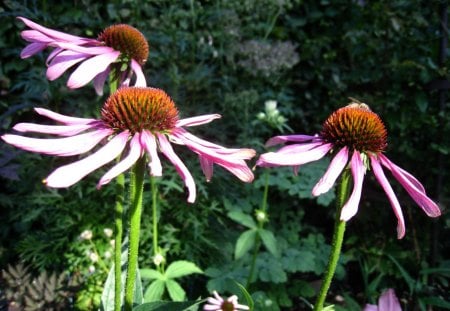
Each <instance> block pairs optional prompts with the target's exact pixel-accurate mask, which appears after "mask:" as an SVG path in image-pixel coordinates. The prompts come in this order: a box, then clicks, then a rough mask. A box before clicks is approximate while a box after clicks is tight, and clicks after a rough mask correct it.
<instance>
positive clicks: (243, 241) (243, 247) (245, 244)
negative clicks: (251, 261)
mask: <svg viewBox="0 0 450 311" xmlns="http://www.w3.org/2000/svg"><path fill="white" fill-rule="evenodd" d="M255 238H256V230H255V229H250V230H247V231H244V232H243V233H242V234H241V235H240V236H239V238H238V240H237V242H236V248H235V250H234V257H235V258H236V259H239V258H241V257H242V256H244V255H245V253H247V252H248V251H249V250H250V249H251V248H252V247H253V245H255Z"/></svg>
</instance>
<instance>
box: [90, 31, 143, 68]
mask: <svg viewBox="0 0 450 311" xmlns="http://www.w3.org/2000/svg"><path fill="white" fill-rule="evenodd" d="M98 40H99V41H101V42H104V43H105V45H106V46H109V47H112V48H113V49H115V50H116V51H120V53H122V54H123V55H125V56H127V57H129V58H132V59H134V60H135V61H137V62H138V63H139V64H140V65H141V66H142V65H144V64H145V62H146V61H147V57H148V50H149V47H148V42H147V40H146V39H145V37H144V35H143V34H142V33H141V32H140V31H139V30H137V29H136V28H134V27H132V26H129V25H126V24H118V25H112V26H109V27H108V28H106V29H104V30H103V31H102V32H101V33H100V34H99V35H98Z"/></svg>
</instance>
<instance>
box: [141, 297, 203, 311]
mask: <svg viewBox="0 0 450 311" xmlns="http://www.w3.org/2000/svg"><path fill="white" fill-rule="evenodd" d="M205 301H206V299H203V300H199V301H183V302H174V301H154V302H149V303H144V304H142V305H140V306H137V307H135V308H133V311H188V310H190V308H192V307H194V306H197V305H199V304H201V303H204V302H205Z"/></svg>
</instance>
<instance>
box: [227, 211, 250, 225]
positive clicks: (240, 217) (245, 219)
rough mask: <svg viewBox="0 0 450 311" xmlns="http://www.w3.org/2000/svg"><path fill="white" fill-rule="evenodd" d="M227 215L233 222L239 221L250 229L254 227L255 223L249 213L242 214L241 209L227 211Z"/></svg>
mask: <svg viewBox="0 0 450 311" xmlns="http://www.w3.org/2000/svg"><path fill="white" fill-rule="evenodd" d="M228 217H230V218H231V219H233V220H234V221H235V222H237V223H240V224H241V225H243V226H246V227H248V228H250V229H256V223H255V221H254V220H253V218H252V217H251V216H250V215H247V214H244V213H243V212H241V211H232V212H229V213H228Z"/></svg>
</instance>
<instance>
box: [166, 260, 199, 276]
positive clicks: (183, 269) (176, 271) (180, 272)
mask: <svg viewBox="0 0 450 311" xmlns="http://www.w3.org/2000/svg"><path fill="white" fill-rule="evenodd" d="M192 273H203V271H202V269H200V268H199V267H197V266H196V265H195V264H194V263H193V262H189V261H186V260H178V261H174V262H172V263H171V264H170V265H169V267H167V270H166V273H165V274H164V275H165V276H166V277H167V278H169V279H175V278H179V277H182V276H186V275H189V274H192Z"/></svg>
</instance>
